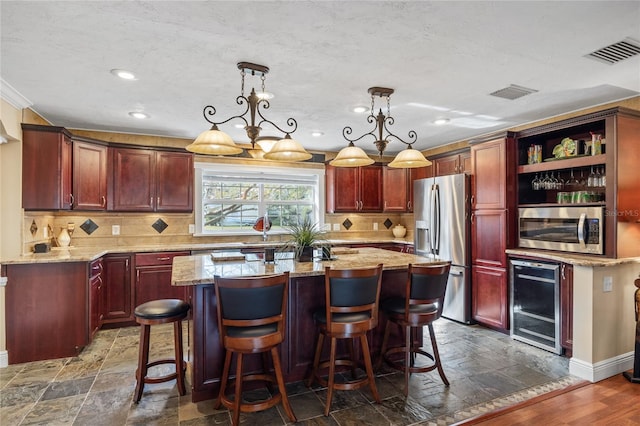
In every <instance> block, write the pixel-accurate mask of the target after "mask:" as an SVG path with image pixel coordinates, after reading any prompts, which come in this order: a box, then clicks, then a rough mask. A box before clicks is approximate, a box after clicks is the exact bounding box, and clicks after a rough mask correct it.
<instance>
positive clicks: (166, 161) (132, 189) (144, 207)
mask: <svg viewBox="0 0 640 426" xmlns="http://www.w3.org/2000/svg"><path fill="white" fill-rule="evenodd" d="M111 151H112V153H111V164H112V167H111V170H112V171H111V178H112V181H111V188H110V189H111V190H110V191H109V193H110V197H109V200H110V202H109V210H114V211H141V212H142V211H159V212H160V211H162V212H181V211H192V210H193V155H192V154H190V153H179V152H163V151H154V150H150V149H136V148H120V147H118V148H112V149H111Z"/></svg>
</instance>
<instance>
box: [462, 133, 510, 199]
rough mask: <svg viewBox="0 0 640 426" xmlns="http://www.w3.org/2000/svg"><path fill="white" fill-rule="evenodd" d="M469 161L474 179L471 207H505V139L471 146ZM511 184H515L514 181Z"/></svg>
mask: <svg viewBox="0 0 640 426" xmlns="http://www.w3.org/2000/svg"><path fill="white" fill-rule="evenodd" d="M471 162H472V169H473V173H472V174H473V180H474V185H473V195H472V199H471V203H472V205H471V208H473V209H505V208H507V201H506V198H507V189H506V185H507V163H506V149H505V140H504V139H498V140H495V141H490V142H485V143H481V144H478V145H474V146H472V147H471ZM512 166H514V165H512ZM514 167H515V166H514ZM512 184H513V185H515V182H513V183H512Z"/></svg>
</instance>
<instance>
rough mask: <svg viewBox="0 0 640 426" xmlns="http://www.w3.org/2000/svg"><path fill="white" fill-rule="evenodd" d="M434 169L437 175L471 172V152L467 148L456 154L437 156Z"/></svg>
mask: <svg viewBox="0 0 640 426" xmlns="http://www.w3.org/2000/svg"><path fill="white" fill-rule="evenodd" d="M433 169H434V173H435V175H436V176H446V175H455V174H458V173H471V152H470V150H468V149H467V150H464V151H462V152H457V153H455V154H448V155H446V156H445V157H439V158H435V159H434V160H433Z"/></svg>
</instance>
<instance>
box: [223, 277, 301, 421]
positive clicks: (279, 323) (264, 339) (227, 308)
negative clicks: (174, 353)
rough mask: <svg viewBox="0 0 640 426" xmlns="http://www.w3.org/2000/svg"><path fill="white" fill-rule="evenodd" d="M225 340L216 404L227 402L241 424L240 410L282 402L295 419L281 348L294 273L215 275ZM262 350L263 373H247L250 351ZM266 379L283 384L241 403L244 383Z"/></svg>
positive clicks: (261, 407) (233, 419) (234, 419)
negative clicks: (231, 390)
mask: <svg viewBox="0 0 640 426" xmlns="http://www.w3.org/2000/svg"><path fill="white" fill-rule="evenodd" d="M215 289H216V299H217V301H218V304H217V314H218V327H219V330H220V340H221V341H222V345H223V346H224V348H225V352H226V353H225V358H224V367H223V371H222V378H221V381H220V394H219V396H218V398H217V399H216V402H215V404H214V408H216V409H218V408H220V405H221V404H222V405H224V406H225V407H227V408H228V409H229V410H231V411H232V418H231V420H232V424H233V425H234V426H235V425H238V424H240V412H255V411H262V410H266V409H268V408H271V407H273V406H274V405H276V404H278V403H280V402H282V406H283V407H284V411H285V412H286V413H287V416H288V417H289V419H290V420H291V421H292V422H296V421H297V420H296V416H295V415H294V414H293V410H292V409H291V405H290V404H289V399H288V398H287V391H286V388H285V384H284V378H283V376H282V367H281V364H280V356H279V355H278V346H279V345H280V344H281V343H282V342H283V341H284V337H285V317H286V312H287V297H288V294H289V273H288V272H285V273H282V274H278V275H267V276H260V277H237V278H236V277H234V278H222V277H215ZM268 352H270V353H271V358H272V361H273V370H274V372H273V374H270V373H269V371H268V367H267V363H266V354H267V353H268ZM257 353H260V354H262V355H263V356H262V362H263V364H262V365H263V372H262V374H246V375H243V373H242V367H243V359H244V355H245V354H257ZM233 354H236V356H237V358H236V376H235V391H234V396H233V399H231V398H229V397H228V396H227V395H226V390H227V381H228V380H229V370H230V368H231V358H232V356H233ZM254 380H262V381H266V382H267V384H268V385H269V390H272V388H271V384H272V383H277V384H278V392H277V393H275V394H273V391H272V396H271V397H270V398H267V399H266V400H262V401H256V402H242V387H243V383H244V382H248V381H254Z"/></svg>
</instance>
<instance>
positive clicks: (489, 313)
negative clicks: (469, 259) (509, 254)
mask: <svg viewBox="0 0 640 426" xmlns="http://www.w3.org/2000/svg"><path fill="white" fill-rule="evenodd" d="M471 280H472V286H471V300H472V302H471V315H472V317H473V319H474V320H476V321H477V322H479V323H481V324H483V325H486V326H488V327H491V328H495V329H498V330H500V331H502V332H505V333H506V332H507V331H508V330H509V321H508V318H509V295H508V291H507V289H508V285H507V270H506V269H502V268H486V267H482V266H475V265H473V266H472V267H471Z"/></svg>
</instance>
